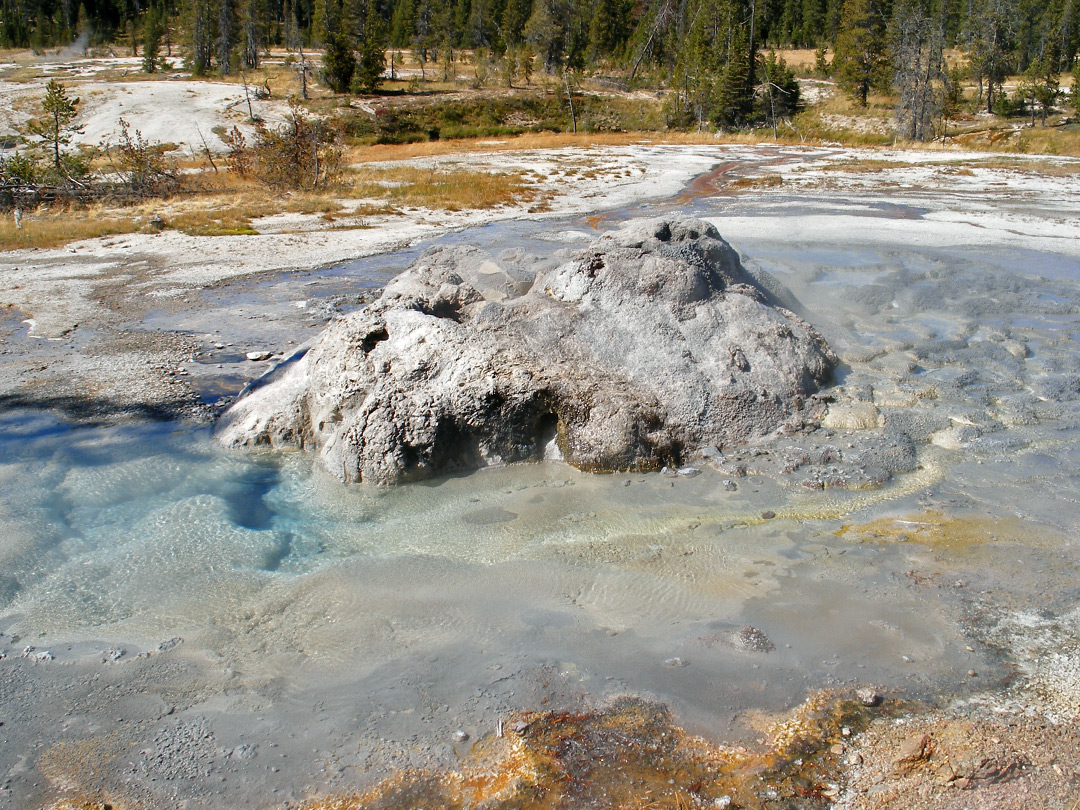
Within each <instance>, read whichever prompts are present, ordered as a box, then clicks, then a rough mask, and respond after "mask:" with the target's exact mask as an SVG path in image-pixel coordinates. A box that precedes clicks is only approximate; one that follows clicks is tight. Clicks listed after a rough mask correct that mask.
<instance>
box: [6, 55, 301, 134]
mask: <svg viewBox="0 0 1080 810" xmlns="http://www.w3.org/2000/svg"><path fill="white" fill-rule="evenodd" d="M141 64H142V62H141V60H140V59H136V58H130V57H128V58H123V57H118V58H107V59H85V60H71V61H63V60H58V61H51V62H50V61H41V62H37V63H33V64H32V67H33V69H34V70H35V72H37V73H40V74H42V75H40V76H39V77H37V78H33V79H30V80H27V81H4V80H0V136H2V135H9V136H10V135H14V133H16V132H18V131H19V130H20V129H22V128H24V127H25V125H26V122H27V121H28V120H29V119H30V118H32V117H33V116H34V115H36V114H37V113H38V111H39V105H40V100H41V98H42V97H43V96H44V95H45V85H46V84H47V83H48V81H49V79H51V78H57V79H59V80H60V81H61V82H62V83H63V84H64V86H65V89H66V90H67V92H68V95H70V96H72V97H77V98H79V99H80V102H81V103H80V106H79V113H80V114H79V118H78V123H79V124H81V125H82V127H83V129H82V131H81V132H80V133H78V134H76V135H75V137H74V138H73V140H72V142H73V143H74V144H75V145H77V146H78V145H84V146H99V145H101V144H102V143H115V142H116V140H117V137H118V135H119V133H120V126H119V123H118V122H119V120H120V119H121V118H123V119H124V120H125V121H127V123H128V124H129V125H130V127H131V129H132V131H133V132H134V130H139V131H140V132H141V133H142V135H143V137H144V138H146V139H147V140H148V141H151V142H159V143H166V144H176V146H177V147H178V149H179V150H180V151H181V152H183V153H184V154H187V153H189V152H195V153H202V152H203V150H204V146H203V144H204V142H205V144H206V145H207V146H209V148H210V149H211V150H212V151H214V152H218V153H220V152H223V151H225V149H226V148H227V147H226V145H225V143H224V141H222V139H221V138H220V137H219V135H218V134H217V133H215V131H214V130H215V128H217V129H218V131H219V132H220V131H221V129H222V128H224V129H231V128H232V127H233V126H239V127H240V129H241V130H243V131H244V132H245V133H246V134H250V133H251V131H252V129H253V127H252V126H251V124H250V120H249V115H248V106H247V99H248V96H246V95H245V93H244V86H243V85H242V84H236V83H229V82H215V81H191V80H188V79H187V78H186V76H185V74H178V73H167V74H165V75H167V76H168V78H165V79H157V80H147V79H145V78H144V79H138V80H133V81H123V80H121V81H116V80H115V76H116V73H117V71H119V72H120V74H121V77H123V76H124V75H128V74H130V75H132V76H133V78H134V77H136V76H138V75H139V71H140V66H141ZM15 67H16V65H15V63H13V62H11V61H10V60H8V61H5V60H0V75H4V73H5V72H6V71H11V70H14V69H15ZM106 73H108V74H109V75H108V76H104V75H103V74H106ZM249 89H250V90H253V89H254V88H249ZM279 89H282V90H284V88H279ZM273 90H274V88H273V87H271V91H273ZM250 98H251V111H252V112H253V113H254V114H255V115H256V116H257V117H259V118H261V119H263V120H264V121H266V122H267V123H268V124H271V125H272V124H274V123H275V122H280V121H283V120H284V116H285V114H286V112H287V110H288V102H287V98H286V95H285V94H284V93H282V94H281V95H280V96H279V97H276V98H271V99H268V100H259V99H256V98H255V97H254V95H251V96H250Z"/></svg>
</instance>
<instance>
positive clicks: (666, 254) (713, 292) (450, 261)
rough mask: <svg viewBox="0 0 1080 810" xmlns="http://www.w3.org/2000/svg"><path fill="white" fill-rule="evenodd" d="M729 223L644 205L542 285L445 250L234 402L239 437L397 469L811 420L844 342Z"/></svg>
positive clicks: (720, 437) (376, 478)
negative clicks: (801, 311) (804, 307)
mask: <svg viewBox="0 0 1080 810" xmlns="http://www.w3.org/2000/svg"><path fill="white" fill-rule="evenodd" d="M778 287H779V285H777V283H776V282H775V280H773V279H771V278H762V277H760V276H757V277H755V276H754V275H751V273H749V272H748V271H747V270H746V269H744V268H743V267H742V265H741V264H740V262H739V258H738V255H737V254H736V252H735V251H734V250H733V249H732V248H731V247H730V246H729V245H728V244H727V243H726V242H725V241H724V240H723V239H721V238H720V235H719V234H718V233H717V231H716V230H715V228H713V227H712V226H711V225H709V224H708V223H705V222H701V221H699V220H694V219H675V220H637V221H633V222H630V223H628V224H627V225H626V226H624V227H623V228H622V229H621V230H619V231H617V232H614V233H610V234H605V235H604V236H601V237H600V238H599V239H597V240H596V241H595V242H593V243H592V244H591V245H590V246H589V247H588V248H586V249H585V250H583V251H581V252H580V253H578V254H577V255H576V256H575V257H574V258H573V259H572V260H570V261H567V262H565V263H563V264H561V265H559V266H558V267H555V268H552V269H548V270H542V271H541V272H540V273H539V274H538V275H537V276H536V278H535V280H534V281H533V283H532V284H531V285H530V284H529V283H528V281H522V280H521V276H520V273H517V272H514V271H511V270H507V269H505V268H503V267H501V266H500V265H499V264H497V263H496V262H495V261H493V260H492V259H491V258H490V257H489V256H488V255H487V254H485V253H484V252H482V251H480V250H478V249H476V248H468V247H453V248H444V249H436V250H433V251H430V252H428V253H427V254H425V255H424V256H422V257H421V258H420V259H418V260H417V261H416V263H414V264H413V266H412V267H410V268H409V269H408V270H406V271H405V272H404V273H402V274H401V275H400V276H398V277H397V278H396V279H394V280H393V281H392V282H391V283H390V284H388V285H387V287H386V289H385V291H384V293H383V295H382V297H381V298H380V299H378V300H377V301H375V302H374V303H372V304H371V305H370V306H368V307H367V308H365V309H363V310H361V311H358V312H355V313H352V314H350V315H347V316H345V317H343V318H340V319H338V320H337V321H335V322H333V323H331V324H330V325H329V326H328V327H327V329H326V330H325V332H323V334H322V335H321V336H320V337H319V338H318V339H317V340H316V342H315V343H314V344H313V345H312V347H311V348H310V350H309V351H308V352H307V353H306V354H305V355H304V356H303V357H301V358H299V359H298V360H296V361H295V362H293V363H291V364H290V365H289V366H288V367H286V368H283V369H281V370H280V372H279V373H278V374H277V375H275V379H273V380H271V381H270V382H269V383H267V384H266V385H264V386H262V387H261V388H259V389H257V390H255V391H253V392H251V393H250V394H248V395H247V396H246V397H244V398H242V399H241V400H240V401H239V402H237V404H236V405H234V406H233V408H232V409H230V411H229V412H228V413H226V414H225V416H224V417H223V419H222V422H221V423H220V425H219V429H218V436H219V439H220V440H221V441H222V442H223V443H225V444H226V445H230V446H258V445H270V446H275V447H277V446H300V447H310V448H315V449H317V450H318V451H319V453H320V458H321V460H322V463H323V465H324V466H325V467H326V469H327V470H328V471H330V472H331V473H333V474H334V475H336V476H338V477H339V478H341V479H342V480H345V481H364V482H369V483H377V484H393V483H398V482H402V481H407V480H414V479H420V478H427V477H431V476H435V475H440V474H444V473H449V472H453V471H456V470H463V469H471V468H475V467H480V466H484V465H487V464H495V463H507V462H516V461H524V460H529V459H540V458H563V459H565V460H566V461H567V462H569V463H570V464H573V465H574V466H576V467H579V468H581V469H583V470H591V471H598V472H599V471H611V470H644V469H653V468H658V467H660V466H662V465H665V464H679V463H682V462H683V461H684V460H685V459H686V458H688V457H689V456H690V455H693V454H695V453H697V452H698V451H701V450H703V449H705V448H708V447H725V446H732V445H737V444H740V443H742V442H744V441H746V440H748V439H751V438H755V437H759V436H763V435H765V434H768V433H770V432H772V431H774V430H776V429H777V428H779V427H781V426H783V425H794V426H796V427H797V426H798V425H800V424H801V423H802V419H801V416H800V413H799V412H800V410H801V409H802V408H803V397H805V396H806V395H807V394H810V393H811V392H813V391H815V390H816V389H817V387H818V386H819V385H821V384H823V383H824V382H825V381H827V380H828V379H829V377H830V374H831V372H832V368H833V366H834V365H835V363H836V358H835V356H834V355H833V353H832V352H831V350H830V349H829V347H828V346H827V345H826V343H825V341H824V339H823V338H822V337H821V336H820V335H818V334H817V332H815V331H814V329H813V328H812V327H811V326H809V325H808V324H807V323H805V322H804V321H803V320H802V319H801V318H799V317H798V316H797V315H795V314H794V313H793V312H791V311H790V310H788V309H786V308H784V307H783V306H782V305H781V304H780V301H779V297H778V295H781V294H783V290H782V289H778Z"/></svg>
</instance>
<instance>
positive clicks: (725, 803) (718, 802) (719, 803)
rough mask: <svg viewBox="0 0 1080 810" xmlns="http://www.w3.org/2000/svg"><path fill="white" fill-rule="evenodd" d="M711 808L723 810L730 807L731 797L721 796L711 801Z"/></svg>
mask: <svg viewBox="0 0 1080 810" xmlns="http://www.w3.org/2000/svg"><path fill="white" fill-rule="evenodd" d="M713 807H715V808H717V810H724V808H725V807H731V797H730V796H721V797H719V798H718V799H715V800H714V801H713Z"/></svg>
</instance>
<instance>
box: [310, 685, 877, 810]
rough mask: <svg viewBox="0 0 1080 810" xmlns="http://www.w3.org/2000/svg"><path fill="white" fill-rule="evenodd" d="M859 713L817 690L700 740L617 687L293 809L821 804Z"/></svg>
mask: <svg viewBox="0 0 1080 810" xmlns="http://www.w3.org/2000/svg"><path fill="white" fill-rule="evenodd" d="M869 719H870V710H868V709H866V708H864V707H862V706H861V705H859V704H858V702H857V701H853V700H850V699H846V698H843V697H841V696H838V695H837V694H834V693H831V692H820V693H817V694H815V695H813V696H812V697H811V698H810V699H809V700H808V701H807V702H806V703H804V704H803V705H802V706H800V707H798V708H797V709H796V710H794V711H793V712H790V713H789V714H787V715H785V716H784V717H782V718H779V719H770V718H765V717H761V718H759V723H760V725H761V727H762V730H763V732H764V733H766V735H767V737H766V738H765V739H763V740H762V744H761V745H760V746H758V747H756V748H755V749H753V750H751V749H748V748H744V747H728V746H720V745H714V744H712V743H709V742H707V741H706V740H704V739H702V738H700V737H696V736H693V735H690V734H687V733H686V732H685V731H683V730H682V729H681V728H679V727H678V726H676V725H675V724H674V723H673V722H672V718H671V714H670V712H669V711H668V709H667V708H666V707H665V706H663V705H661V704H658V703H653V702H649V701H646V700H642V699H640V698H634V697H621V698H616V699H614V700H612V701H611V702H610V703H609V704H608V705H607V706H606V707H605V708H604V709H602V710H598V711H591V712H584V713H580V714H572V713H566V712H547V713H535V712H534V713H525V714H522V715H519V716H518V717H517V718H515V719H514V721H513V722H512V723H509V724H508V728H507V730H506V732H505V736H504V737H502V738H498V737H490V738H487V739H484V740H481V741H479V742H478V743H477V744H476V745H475V746H474V747H473V750H472V751H471V752H470V753H469V755H468V756H467V757H466V759H465V760H464V761H463V762H462V768H461V770H460V771H454V772H451V773H446V774H441V775H439V774H431V773H416V772H407V773H402V774H399V775H397V776H395V777H393V778H391V779H388V780H386V781H384V782H383V783H381V784H380V785H378V786H377V787H376V788H374V789H373V790H371V791H370V792H368V793H367V794H364V795H363V796H359V795H357V796H352V797H339V798H331V799H319V800H316V801H312V802H309V803H307V804H305V805H303V810H429V808H430V810H435V808H439V809H440V810H444V809H445V810H458V808H461V809H462V810H464V808H481V807H482V808H484V809H485V810H511V809H513V810H563V809H564V808H565V810H571V809H572V810H587V809H588V808H611V809H612V810H645V808H657V809H658V808H674V809H675V810H681V808H700V807H717V806H719V807H732V808H755V809H757V810H764V808H768V807H779V806H788V805H786V804H784V802H790V801H792V800H795V801H799V802H800V804H799V807H800V808H804V809H805V810H809V809H810V808H818V807H820V808H825V807H826V806H827V805H828V799H827V798H826V796H825V795H824V794H823V791H825V790H826V785H828V784H829V782H828V780H830V779H834V778H835V772H836V769H837V767H838V763H837V757H836V756H835V754H834V753H833V752H832V750H831V749H832V748H835V744H836V742H837V741H838V740H840V739H842V732H843V729H844V728H847V729H848V733H857V732H858V731H859V730H860V729H862V728H863V727H864V726H865V724H866V723H867V722H869ZM777 801H779V802H780V804H776V802H777Z"/></svg>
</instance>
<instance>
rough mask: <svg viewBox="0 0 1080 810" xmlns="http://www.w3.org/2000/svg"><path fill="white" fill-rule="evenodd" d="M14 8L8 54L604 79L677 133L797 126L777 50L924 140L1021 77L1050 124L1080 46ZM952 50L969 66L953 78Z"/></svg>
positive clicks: (1018, 8) (198, 3)
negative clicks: (892, 111)
mask: <svg viewBox="0 0 1080 810" xmlns="http://www.w3.org/2000/svg"><path fill="white" fill-rule="evenodd" d="M0 3H2V5H0V9H2V10H0V15H2V20H0V46H3V47H32V48H35V49H45V48H50V47H57V46H63V45H66V44H70V43H73V42H80V43H82V44H83V45H91V46H92V45H94V44H95V43H119V44H121V46H122V45H124V44H127V45H130V47H131V51H132V53H142V54H143V55H144V62H145V66H146V69H147V70H148V71H153V70H154V66H155V59H156V58H157V54H159V53H163V52H165V51H166V50H167V51H168V52H169V53H173V52H174V51H179V52H181V53H182V54H183V55H184V58H185V66H186V69H187V70H189V71H190V72H191V73H192V74H193V75H208V74H220V75H229V74H236V73H237V72H239V71H243V70H245V69H247V70H251V69H254V68H257V67H258V65H259V62H260V59H261V58H262V55H263V54H264V53H266V52H267V51H268V49H269V48H271V47H284V48H288V49H289V50H290V51H296V50H299V51H300V52H301V53H302V52H303V49H305V48H307V49H320V50H322V70H321V73H320V75H319V77H320V78H321V79H322V81H323V82H324V83H325V84H326V85H327V86H329V87H330V88H332V89H333V90H334V91H335V92H338V93H348V92H365V91H366V92H371V91H375V90H376V89H377V88H378V87H379V85H380V83H381V82H382V81H383V80H384V77H385V76H387V75H392V74H393V73H394V70H395V68H396V67H398V66H399V65H400V64H401V61H400V60H405V59H408V60H409V62H410V64H419V65H420V66H421V67H422V68H423V69H425V70H430V71H432V73H434V74H437V73H439V72H440V71H442V72H443V73H445V72H446V71H447V70H448V66H449V65H450V64H451V63H452V62H453V60H455V59H460V58H461V53H462V52H468V53H470V54H471V55H472V56H473V58H474V59H476V60H480V61H485V62H490V63H491V64H492V65H497V69H498V70H500V71H501V72H502V73H503V74H505V75H506V76H507V77H508V78H509V81H510V82H513V81H514V79H515V78H516V79H517V80H519V81H520V82H522V83H527V82H529V81H530V78H531V75H532V73H533V72H534V71H542V72H544V73H546V74H548V75H556V76H558V75H561V74H565V73H568V72H569V73H580V72H582V71H588V72H590V73H591V74H592V75H594V76H597V75H599V76H605V75H606V76H609V77H610V78H611V79H612V81H615V82H618V83H619V84H620V85H621V86H622V87H624V88H625V87H644V88H649V87H660V86H663V87H665V88H666V89H667V90H668V102H667V106H668V114H667V119H668V125H669V126H675V127H692V126H697V127H699V128H700V127H704V126H709V127H719V128H733V127H739V126H743V125H746V124H748V123H752V122H755V121H756V122H761V121H762V120H763V119H771V120H775V118H776V117H778V116H780V117H782V116H784V115H786V114H788V113H790V112H792V111H793V110H794V109H795V107H796V106H797V104H798V85H797V83H796V82H795V80H794V77H793V75H792V72H791V70H789V69H788V67H787V65H786V64H785V63H784V60H783V58H782V57H778V56H776V55H775V53H773V50H774V49H784V48H801V49H816V50H817V60H818V70H819V72H820V73H821V74H822V75H825V74H829V75H831V76H832V77H833V78H834V79H835V80H836V81H837V82H838V83H839V84H840V85H841V86H842V87H843V88H844V89H845V90H846V91H847V92H848V93H849V95H850V96H851V97H853V98H855V99H856V100H858V101H861V102H862V103H863V104H865V102H866V99H867V96H868V94H869V93H871V92H872V91H873V90H874V89H875V88H882V89H883V90H886V91H891V92H895V93H897V94H898V97H899V107H898V119H899V122H900V125H901V128H902V130H903V131H904V134H905V136H907V137H909V138H910V139H912V140H928V139H931V138H932V137H933V132H932V130H933V127H932V123H931V118H932V116H933V115H936V114H940V113H941V110H942V107H943V106H944V107H946V108H947V107H948V96H949V88H950V85H951V86H953V87H954V88H957V89H955V90H954V92H953V95H954V97H955V96H958V95H959V94H960V93H961V92H962V91H961V90H959V89H958V88H959V86H960V84H961V83H968V84H969V85H970V86H975V87H976V88H977V99H978V103H979V104H980V105H981V106H983V107H985V109H986V110H987V111H989V112H1003V111H1005V112H1008V110H1007V109H1005V108H1007V106H1008V105H1009V104H1010V103H1013V104H1015V101H1012V100H1010V99H1009V98H1008V95H1007V94H1006V93H1004V92H1002V86H1003V83H1004V81H1005V79H1006V77H1007V76H1010V75H1016V74H1022V75H1023V76H1025V77H1026V84H1025V87H1024V88H1022V90H1024V92H1025V93H1026V94H1027V95H1028V96H1030V97H1031V98H1030V102H1031V108H1032V110H1033V112H1034V110H1035V109H1037V108H1038V104H1039V101H1040V98H1042V97H1043V96H1047V98H1043V99H1042V100H1043V101H1044V102H1045V103H1044V104H1043V109H1044V113H1045V110H1046V109H1047V108H1049V107H1050V106H1051V105H1052V104H1053V102H1054V100H1056V98H1057V97H1058V95H1060V91H1059V88H1058V84H1057V82H1058V78H1057V77H1058V75H1059V74H1060V72H1061V71H1067V70H1070V69H1072V67H1073V65H1074V62H1075V60H1076V54H1077V49H1078V47H1080V23H1078V17H1080V0H1051V1H1050V2H1046V3H1037V2H1034V0H0ZM395 49H396V50H395ZM949 49H954V50H956V51H959V52H960V53H962V54H963V57H964V58H963V60H962V65H957V64H954V65H953V66H952V69H951V70H950V69H949V67H948V66H947V60H945V59H944V58H943V53H945V52H947V51H948V50H949ZM477 70H478V73H481V74H482V71H483V69H482V68H478V69H477ZM481 78H482V75H481ZM1049 96H1052V98H1050V97H1049ZM954 100H955V99H954ZM1021 102H1022V100H1021ZM946 114H947V111H946Z"/></svg>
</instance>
